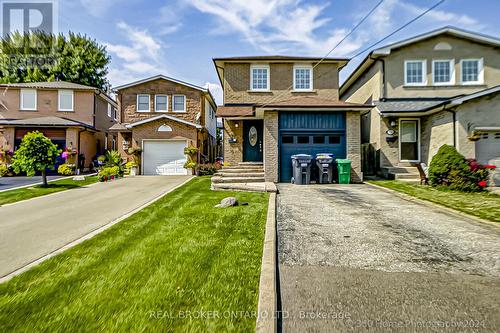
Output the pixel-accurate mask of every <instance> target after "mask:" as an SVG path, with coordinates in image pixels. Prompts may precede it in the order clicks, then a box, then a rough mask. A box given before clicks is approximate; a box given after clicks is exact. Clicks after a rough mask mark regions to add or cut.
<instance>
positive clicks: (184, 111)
mask: <svg viewBox="0 0 500 333" xmlns="http://www.w3.org/2000/svg"><path fill="white" fill-rule="evenodd" d="M176 96H182V97H184V110H182V111H176V110H175V108H174V100H175V97H176ZM172 112H175V113H186V112H187V110H186V95H180V94H177V95H172Z"/></svg>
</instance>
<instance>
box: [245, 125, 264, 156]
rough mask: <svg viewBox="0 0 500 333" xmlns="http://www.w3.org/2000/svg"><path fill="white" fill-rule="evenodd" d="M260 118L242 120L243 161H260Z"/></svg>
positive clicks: (261, 144) (261, 147) (261, 132)
mask: <svg viewBox="0 0 500 333" xmlns="http://www.w3.org/2000/svg"><path fill="white" fill-rule="evenodd" d="M262 141H263V122H262V120H246V121H244V122H243V162H262V160H263V159H262V151H263V149H264V147H263V144H264V143H263V142H262Z"/></svg>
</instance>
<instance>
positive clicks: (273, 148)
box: [264, 111, 279, 182]
mask: <svg viewBox="0 0 500 333" xmlns="http://www.w3.org/2000/svg"><path fill="white" fill-rule="evenodd" d="M278 126H279V122H278V112H277V111H267V112H265V113H264V171H265V178H266V181H268V182H278V158H279V150H278V140H279V138H278Z"/></svg>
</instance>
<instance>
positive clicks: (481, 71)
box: [460, 58, 484, 86]
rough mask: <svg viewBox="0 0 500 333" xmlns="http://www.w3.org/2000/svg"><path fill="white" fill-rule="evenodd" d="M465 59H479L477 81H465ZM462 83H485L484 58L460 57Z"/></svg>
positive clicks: (467, 84)
mask: <svg viewBox="0 0 500 333" xmlns="http://www.w3.org/2000/svg"><path fill="white" fill-rule="evenodd" d="M464 61H477V62H478V64H477V69H478V73H477V81H465V82H464V81H463V69H464V67H463V63H464ZM460 84H461V85H464V86H469V85H477V84H484V58H466V59H460Z"/></svg>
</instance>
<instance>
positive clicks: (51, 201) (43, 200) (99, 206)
mask: <svg viewBox="0 0 500 333" xmlns="http://www.w3.org/2000/svg"><path fill="white" fill-rule="evenodd" d="M189 177H190V176H149V177H148V176H144V177H130V178H125V179H120V180H117V181H114V182H108V183H97V184H94V185H90V186H87V187H82V188H78V189H73V190H68V191H64V192H59V193H56V194H51V195H48V196H45V197H39V198H35V199H32V200H28V201H25V202H19V203H15V204H12V205H5V206H2V207H0V216H1V218H0V277H2V276H5V275H7V274H9V273H10V272H13V271H15V270H17V269H19V268H21V267H23V266H25V265H27V264H29V263H30V262H32V261H34V260H36V259H38V258H40V257H42V256H44V255H46V254H49V253H51V252H53V251H55V250H57V249H59V248H60V247H62V246H64V245H66V244H68V243H70V242H72V241H74V240H76V239H78V238H80V237H82V236H84V235H86V234H88V233H89V232H91V231H93V230H95V229H97V228H99V227H101V226H103V225H105V224H107V223H109V222H111V221H113V220H115V219H117V218H119V217H121V216H123V215H125V214H127V213H129V212H131V211H133V210H135V209H136V208H138V207H141V206H142V205H144V204H145V203H147V202H149V201H150V200H152V199H154V198H156V197H157V196H159V195H160V194H162V193H164V192H166V191H168V190H170V189H172V188H173V187H175V186H177V185H179V184H181V183H182V182H184V181H186V180H187V179H189Z"/></svg>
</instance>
